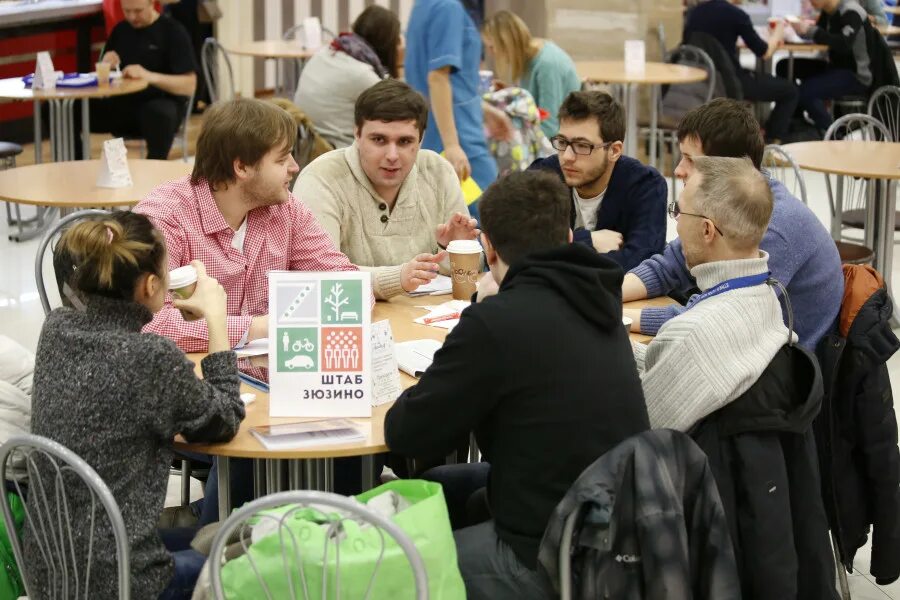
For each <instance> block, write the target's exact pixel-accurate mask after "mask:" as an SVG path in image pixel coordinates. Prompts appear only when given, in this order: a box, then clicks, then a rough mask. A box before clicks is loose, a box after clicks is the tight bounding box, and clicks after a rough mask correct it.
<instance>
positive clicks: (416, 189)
mask: <svg viewBox="0 0 900 600" xmlns="http://www.w3.org/2000/svg"><path fill="white" fill-rule="evenodd" d="M354 113H355V115H354V119H355V122H356V132H355V137H356V139H355V141H354V143H353V145H352V146H350V147H348V148H341V149H338V150H334V151H332V152H328V153H327V154H323V155H322V156H320V157H319V158H317V159H316V160H314V161H313V162H312V163H310V164H309V165H308V166H307V167H306V168H305V169H304V170H303V171H302V172H301V173H300V176H299V177H298V178H297V182H296V183H295V184H294V194H295V195H296V196H298V197H299V198H300V200H301V201H303V202H305V203H306V205H307V206H309V209H310V210H311V211H312V213H313V214H314V215H315V216H316V219H317V220H318V221H319V224H320V225H321V226H322V227H323V228H324V229H325V231H326V232H328V235H330V236H331V239H332V240H333V241H334V243H335V245H337V246H338V247H340V249H341V251H342V252H343V253H344V254H346V255H347V256H348V257H349V258H350V261H351V262H353V263H354V264H355V265H357V266H359V268H361V269H363V270H366V271H370V272H371V273H372V281H373V288H374V292H375V297H376V298H379V299H386V298H390V297H392V296H396V295H398V294H402V293H403V292H412V291H414V290H415V289H416V288H417V287H419V286H420V285H422V284H424V283H427V282H428V281H430V280H432V279H434V278H435V276H436V274H437V272H438V271H439V270H442V271H444V272H446V270H447V262H446V258H447V253H446V252H444V251H443V250H444V249H445V248H446V247H447V244H449V243H450V241H451V240H456V239H467V240H469V239H475V238H476V237H477V235H478V230H477V229H476V227H477V222H476V221H475V219H472V218H470V217H469V211H468V209H467V208H466V204H465V201H464V200H463V194H462V189H461V187H460V184H459V179H458V178H457V176H456V173H455V172H454V170H453V167H452V166H451V165H450V163H448V162H447V161H446V160H444V159H443V158H441V157H440V156H438V155H437V154H435V153H434V152H432V151H430V150H420V149H419V145H420V143H421V141H422V135H423V133H424V131H425V125H426V124H427V122H428V104H427V103H426V102H425V99H424V98H423V97H422V96H421V95H420V94H419V93H418V92H416V91H415V90H413V89H412V88H411V87H409V86H408V85H407V84H405V83H403V82H401V81H397V80H393V79H386V80H384V81H381V82H379V83H377V84H375V85H373V86H372V87H370V88H369V89H368V90H366V91H365V92H363V93H362V94H360V96H359V98H358V99H357V101H356V107H355V110H354Z"/></svg>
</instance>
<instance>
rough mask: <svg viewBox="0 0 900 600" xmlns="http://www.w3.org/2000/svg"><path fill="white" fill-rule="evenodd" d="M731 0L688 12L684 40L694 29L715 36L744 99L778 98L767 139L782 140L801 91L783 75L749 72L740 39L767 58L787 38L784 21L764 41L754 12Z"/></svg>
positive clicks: (708, 3) (708, 1)
mask: <svg viewBox="0 0 900 600" xmlns="http://www.w3.org/2000/svg"><path fill="white" fill-rule="evenodd" d="M737 3H739V2H734V3H732V2H731V1H730V0H705V1H704V2H700V3H699V4H698V5H697V6H696V7H694V8H693V9H692V10H691V11H690V12H689V13H688V15H687V17H686V21H685V24H684V35H683V38H682V39H684V40H690V36H691V34H692V33H694V32H701V33H705V34H708V35H711V36H713V37H714V38H716V40H718V42H719V43H720V44H721V45H722V48H724V49H725V51H726V52H727V53H728V56H729V57H730V58H731V62H732V63H733V65H734V68H735V70H736V72H737V75H738V79H740V82H741V89H742V90H743V92H744V99H745V100H750V101H753V102H769V101H774V102H775V106H774V108H773V109H772V113H771V114H770V115H769V119H768V120H767V121H766V133H765V139H766V141H767V142H771V143H779V142H780V141H781V140H784V139H785V138H786V137H787V135H788V130H789V128H790V124H791V117H793V115H794V111H795V110H796V109H797V102H798V100H799V91H798V90H797V86H796V85H795V84H794V82H792V81H788V80H787V79H785V78H784V77H783V76H782V77H773V76H772V75H770V74H769V73H764V72H762V71H756V72H754V71H749V70H747V69H744V68H742V67H741V63H740V60H739V59H738V49H737V40H738V38H740V39H741V40H742V41H743V42H744V44H745V45H746V46H747V48H749V49H750V51H751V52H753V54H755V55H756V57H757V58H756V60H758V61H760V60H762V61H766V60H769V59H770V58H772V55H773V54H774V53H775V51H776V50H778V47H779V46H780V45H781V43H782V42H783V41H784V22H783V21H779V22H778V23H777V25H776V26H775V28H774V30H773V29H770V30H769V39H768V41H766V40H763V39H762V38H761V37H760V36H759V34H758V33H756V30H755V29H754V28H753V23H752V22H751V21H750V15H749V14H748V13H747V12H746V11H744V10H743V9H741V8H739V7H737V6H735V4H737Z"/></svg>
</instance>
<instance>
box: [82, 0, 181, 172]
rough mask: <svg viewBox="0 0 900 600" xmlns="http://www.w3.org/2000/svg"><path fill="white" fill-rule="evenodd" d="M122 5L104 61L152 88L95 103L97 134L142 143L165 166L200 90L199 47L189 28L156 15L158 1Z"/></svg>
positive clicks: (135, 0)
mask: <svg viewBox="0 0 900 600" xmlns="http://www.w3.org/2000/svg"><path fill="white" fill-rule="evenodd" d="M121 2H122V10H123V12H124V13H125V20H124V21H122V22H120V23H119V24H118V25H116V26H115V28H114V29H113V30H112V33H111V34H110V35H109V39H108V40H107V41H106V46H105V48H104V53H103V57H102V58H101V60H102V61H103V62H106V63H109V64H110V65H111V66H112V67H113V68H115V67H117V66H118V67H121V69H122V76H123V77H126V78H132V79H144V80H146V81H147V83H148V84H149V87H148V88H147V89H146V90H144V91H142V92H137V93H135V94H126V95H122V96H116V97H112V98H104V99H97V100H91V102H90V112H91V114H90V116H91V131H92V132H97V133H113V134H114V135H118V136H126V137H139V138H142V139H144V140H145V141H146V143H147V158H154V159H160V160H165V159H166V158H168V156H169V149H170V148H171V147H172V140H173V139H174V138H175V133H176V132H177V131H178V127H179V126H180V125H181V123H182V121H183V120H184V116H185V112H186V111H187V110H188V109H189V107H188V105H187V101H188V98H189V97H190V96H191V95H193V93H194V90H195V89H196V86H197V65H196V63H195V62H194V50H193V46H192V45H191V40H190V37H189V36H188V33H187V31H186V30H185V29H184V26H183V25H181V23H178V22H177V21H175V20H174V19H172V18H170V17H168V16H165V15H160V14H159V13H158V12H156V9H155V8H154V7H153V1H152V0H121ZM75 147H76V149H77V152H81V145H80V144H75Z"/></svg>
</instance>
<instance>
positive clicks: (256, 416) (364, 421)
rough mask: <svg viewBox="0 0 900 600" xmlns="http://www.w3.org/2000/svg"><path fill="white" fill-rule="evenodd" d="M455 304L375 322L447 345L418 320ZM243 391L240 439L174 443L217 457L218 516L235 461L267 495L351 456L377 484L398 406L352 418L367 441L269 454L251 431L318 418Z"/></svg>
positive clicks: (392, 313)
mask: <svg viewBox="0 0 900 600" xmlns="http://www.w3.org/2000/svg"><path fill="white" fill-rule="evenodd" d="M449 299H450V296H449V295H444V296H424V297H417V298H410V297H407V296H397V297H395V298H392V299H391V300H389V301H386V302H385V301H379V302H376V303H375V309H374V311H373V312H372V322H375V321H381V320H383V319H388V320H389V321H390V323H391V330H392V332H393V335H394V340H395V341H397V342H403V341H409V340H417V339H426V338H428V339H434V340H438V341H443V340H444V338H445V337H446V336H447V330H446V329H440V328H438V327H429V326H427V325H419V324H418V323H414V322H413V320H414V319H416V318H418V317H420V316H422V315H423V314H424V311H423V309H421V308H417V307H418V306H427V305H435V304H441V303H443V302H446V301H448V300H449ZM673 302H674V301H673V300H672V299H670V298H655V299H653V300H641V301H638V302H629V303H627V304H626V305H625V306H626V308H644V307H647V306H666V305H669V304H672V303H673ZM631 338H632V339H634V340H637V341H641V342H644V343H646V342H647V341H649V340H650V339H652V338H651V337H650V336H645V335H641V334H631ZM204 356H205V354H202V353H195V354H189V355H188V358H190V359H191V360H192V361H193V362H194V363H195V364H196V365H198V367H197V369H198V370H197V373H198V375H201V372H200V370H199V364H200V360H201V359H202V358H203V357H204ZM400 379H401V384H402V386H403V389H406V388H408V387H410V386H412V385H414V384H415V383H416V379H414V378H413V377H410V376H409V375H407V374H405V373H402V372H401V373H400ZM241 392H242V393H243V392H250V393H253V394H256V400H255V401H254V402H253V403H252V404H250V405H249V406H247V415H246V417H245V418H244V420H243V421H242V422H241V427H240V430H239V431H238V433H237V435H236V436H235V437H234V438H233V439H232V440H231V441H229V442H225V443H221V444H190V443H187V442H185V441H184V439H182V438H181V437H180V436H179V437H177V438H176V439H175V448H177V449H178V450H183V451H187V452H195V453H199V454H208V455H212V456H216V457H217V458H218V463H219V482H218V483H219V517H220V519H224V518H226V517H227V516H228V514H229V513H230V510H231V490H230V483H229V480H230V466H229V460H230V459H231V458H250V459H254V460H255V461H256V462H255V463H254V470H255V471H256V472H257V473H260V472H263V471H265V472H266V473H267V478H266V479H267V481H266V485H267V490H266V492H267V493H271V492H274V491H278V490H279V488H281V487H284V483H286V484H287V486H288V487H289V488H290V489H301V488H300V486H301V485H302V486H303V489H325V490H326V491H330V490H328V489H327V488H328V485H329V482H330V481H331V478H330V477H328V476H327V475H324V474H325V473H328V472H330V471H331V469H332V460H333V459H334V458H340V457H347V456H361V457H363V485H364V488H365V489H368V488H369V487H372V485H373V461H372V455H374V454H378V453H380V452H387V450H388V447H387V444H386V443H385V441H384V416H385V414H386V413H387V411H388V409H390V407H391V406H392V405H393V402H390V403H387V404H382V405H381V406H376V407H373V408H372V416H371V417H370V418H353V419H351V420H352V421H354V422H355V423H356V425H357V427H359V429H360V430H361V431H362V432H363V435H364V436H365V439H364V440H362V441H358V442H353V443H350V444H327V445H322V446H318V447H317V446H309V447H306V448H300V449H287V450H267V449H266V448H265V447H264V446H263V445H262V444H260V443H259V441H257V439H256V438H255V437H253V435H252V434H251V433H250V428H251V427H259V426H262V425H270V424H272V425H274V424H278V423H290V422H297V421H304V420H305V421H315V420H316V419H298V418H296V417H270V416H269V395H268V394H267V393H266V392H263V391H260V390H258V389H255V388H252V387H250V386H249V385H247V384H246V383H242V384H241ZM279 461H287V463H288V469H287V472H288V480H287V482H284V481H283V477H282V475H281V473H282V471H281V468H280V467H279V466H278V462H279ZM263 491H264V490H262V489H261V486H259V487H258V488H257V489H256V490H255V492H256V494H257V495H261V494H262V493H263Z"/></svg>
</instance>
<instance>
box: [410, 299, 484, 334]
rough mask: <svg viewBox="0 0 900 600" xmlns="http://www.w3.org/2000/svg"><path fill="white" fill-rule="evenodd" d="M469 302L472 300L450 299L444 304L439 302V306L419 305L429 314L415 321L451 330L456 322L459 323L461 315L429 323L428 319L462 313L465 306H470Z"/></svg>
mask: <svg viewBox="0 0 900 600" xmlns="http://www.w3.org/2000/svg"><path fill="white" fill-rule="evenodd" d="M469 304H471V302H468V301H466V300H450V301H449V302H444V303H443V304H438V305H437V306H419V307H418V308H424V309H425V310H427V311H428V314H427V315H424V316H421V317H419V318H418V319H415V320H414V322H415V323H418V324H420V325H431V326H432V327H440V328H441V329H447V330H450V329H453V328H454V327H456V324H457V323H459V317H456V318H454V319H446V320H441V321H435V322H433V323H428V322H427V321H428V320H430V319H434V318H437V317H443V316H446V315H452V314H454V313H460V312H462V311H463V309H464V308H466V307H467V306H469Z"/></svg>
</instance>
